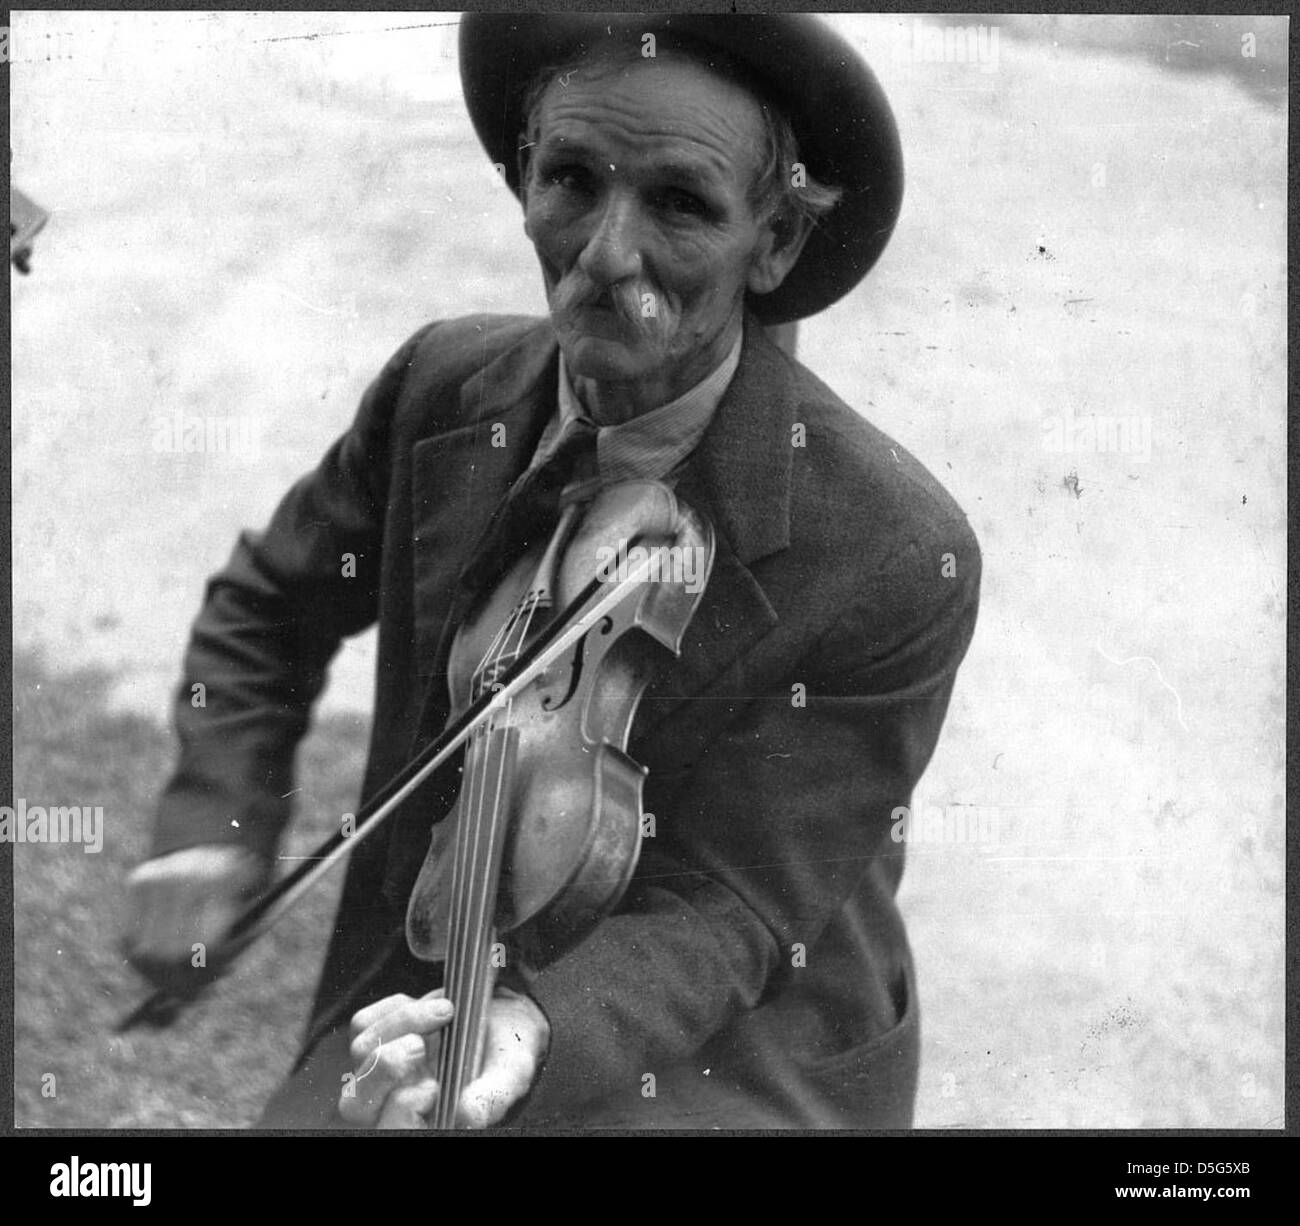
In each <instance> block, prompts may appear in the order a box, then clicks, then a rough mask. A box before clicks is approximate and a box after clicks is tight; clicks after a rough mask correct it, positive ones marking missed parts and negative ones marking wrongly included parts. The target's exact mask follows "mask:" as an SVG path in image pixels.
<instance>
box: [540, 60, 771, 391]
mask: <svg viewBox="0 0 1300 1226" xmlns="http://www.w3.org/2000/svg"><path fill="white" fill-rule="evenodd" d="M763 130H764V128H763V119H762V116H761V113H760V111H759V108H758V104H757V103H756V102H755V101H754V99H753V98H752V97H751V96H750V95H749V94H748V93H747V92H746V91H745V90H743V89H741V88H740V87H738V86H736V85H733V84H731V83H730V82H728V81H726V80H724V79H722V78H720V77H717V76H715V75H714V74H712V73H710V72H709V71H708V70H707V69H705V68H703V67H700V66H698V65H696V64H695V63H693V62H691V61H689V60H684V59H680V58H673V57H662V56H661V57H660V58H657V59H647V60H642V61H639V62H637V63H634V64H630V65H627V66H622V65H620V66H618V67H613V66H604V65H602V66H601V70H600V71H599V72H595V73H593V72H589V71H581V70H580V71H578V72H575V73H573V74H571V75H570V77H569V83H568V85H561V84H559V83H558V82H557V83H555V84H552V85H551V87H550V89H549V90H548V91H547V93H546V95H545V97H544V99H543V101H542V104H541V114H540V123H539V126H538V135H537V140H538V144H537V147H536V148H533V149H531V150H529V165H528V178H527V179H526V183H527V191H526V195H525V206H524V211H525V226H524V229H525V232H526V233H527V234H528V236H529V237H530V238H531V239H532V241H533V244H534V246H535V247H536V250H537V255H538V259H539V260H540V261H541V265H542V274H543V277H544V278H545V281H546V292H547V299H548V302H549V304H550V309H551V318H552V321H553V323H554V326H555V330H556V333H557V334H558V336H559V340H560V345H561V346H562V348H563V350H564V355H565V361H566V363H567V365H568V368H569V370H570V372H571V373H572V374H573V375H575V376H577V377H583V378H589V379H594V380H597V381H600V382H606V383H614V384H628V383H639V384H644V383H650V384H653V385H657V386H662V387H665V388H668V389H671V390H672V392H673V393H674V394H680V392H681V391H683V390H685V389H686V388H688V387H690V386H691V385H692V384H693V383H695V382H698V381H699V379H701V378H703V377H704V375H706V374H707V373H708V372H709V370H710V369H712V367H713V366H714V365H716V364H717V362H719V361H720V360H721V359H722V357H723V356H725V353H726V350H727V348H728V347H729V345H730V343H731V341H732V340H733V339H734V337H735V335H736V331H735V328H734V327H732V326H730V325H732V324H733V323H735V324H738V322H739V319H740V312H741V309H742V302H743V297H744V292H745V288H746V283H747V279H748V278H749V276H750V273H751V268H752V265H753V263H754V259H755V255H756V252H757V251H758V250H759V248H760V245H761V244H762V243H763V236H764V233H765V231H767V229H768V228H767V227H765V226H760V224H759V221H758V219H757V218H756V217H755V216H754V213H753V211H752V209H751V207H750V204H749V200H748V195H749V191H750V188H751V185H752V183H753V180H754V175H755V172H756V170H757V168H758V158H759V151H760V150H761V148H762V139H763Z"/></svg>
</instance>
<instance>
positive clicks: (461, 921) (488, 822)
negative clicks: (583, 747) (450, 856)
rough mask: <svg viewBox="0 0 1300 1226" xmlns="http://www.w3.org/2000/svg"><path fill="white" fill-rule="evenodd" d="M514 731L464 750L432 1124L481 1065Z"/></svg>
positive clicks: (489, 732) (443, 1121) (440, 1121)
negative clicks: (444, 1022) (445, 1014)
mask: <svg viewBox="0 0 1300 1226" xmlns="http://www.w3.org/2000/svg"><path fill="white" fill-rule="evenodd" d="M518 749H519V731H518V729H517V728H513V727H511V726H510V725H509V723H508V722H503V723H502V724H500V725H498V726H496V727H490V728H487V729H485V730H483V731H482V732H480V733H478V734H476V735H475V736H474V738H473V739H472V740H471V741H470V744H469V746H468V748H467V750H466V753H465V766H464V784H463V786H462V795H461V802H462V810H461V814H460V820H459V822H458V823H457V831H456V847H455V856H456V860H455V866H454V869H453V873H452V897H451V923H450V930H449V935H448V941H447V959H446V963H445V969H444V975H443V986H444V988H445V989H446V992H447V999H448V1000H450V1001H451V1003H452V1004H453V1005H454V1006H455V1013H454V1014H453V1015H452V1020H451V1023H450V1024H449V1025H448V1026H447V1028H446V1029H445V1030H444V1031H443V1032H442V1044H441V1047H440V1049H439V1053H438V1082H439V1093H438V1103H437V1106H436V1108H435V1110H434V1114H433V1117H432V1120H431V1122H432V1125H433V1127H434V1128H440V1129H449V1128H454V1127H455V1126H456V1108H457V1106H458V1104H459V1102H460V1096H461V1094H462V1093H463V1092H464V1090H465V1087H466V1086H468V1085H469V1083H470V1082H472V1081H473V1080H474V1078H476V1077H477V1076H478V1075H479V1072H480V1071H481V1070H482V1067H483V1053H484V1046H485V1044H486V1041H487V1017H488V1007H489V1005H490V1004H491V1001H492V992H493V989H494V987H495V986H496V978H497V968H498V967H500V966H502V965H503V964H504V953H505V951H504V947H502V946H501V945H500V944H499V943H498V941H497V931H496V924H495V920H496V908H497V889H498V886H499V883H500V878H501V856H502V850H503V847H504V844H505V839H506V833H507V828H508V816H509V815H508V812H507V811H506V803H507V801H506V798H508V797H509V796H510V795H511V792H512V787H511V783H512V781H513V775H514V768H515V761H516V758H517V755H518Z"/></svg>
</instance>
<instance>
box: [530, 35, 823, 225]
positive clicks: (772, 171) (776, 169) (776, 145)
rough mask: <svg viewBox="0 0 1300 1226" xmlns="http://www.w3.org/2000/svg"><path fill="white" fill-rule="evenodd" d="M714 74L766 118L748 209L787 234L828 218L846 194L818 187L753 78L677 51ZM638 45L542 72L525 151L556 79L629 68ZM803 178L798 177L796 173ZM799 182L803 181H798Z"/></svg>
mask: <svg viewBox="0 0 1300 1226" xmlns="http://www.w3.org/2000/svg"><path fill="white" fill-rule="evenodd" d="M677 50H678V51H679V52H680V53H681V54H683V55H685V56H686V57H687V58H689V59H692V60H694V61H695V62H696V63H698V64H700V65H701V66H703V67H704V68H707V69H708V70H709V71H710V72H714V73H716V74H717V75H719V76H721V77H723V78H724V79H726V80H729V81H731V82H732V83H733V84H736V85H739V86H741V87H742V88H743V89H745V90H747V91H748V92H749V93H750V94H751V95H752V96H753V97H754V101H755V102H757V103H758V107H759V111H760V112H761V114H762V116H763V148H762V150H761V152H760V156H759V166H758V172H757V173H756V174H755V176H754V181H753V183H752V184H751V185H750V189H749V204H750V207H751V208H752V209H753V210H754V214H755V216H756V217H758V218H760V219H761V220H763V221H769V220H773V219H774V220H775V221H776V224H777V228H778V231H781V230H784V231H785V234H786V235H788V234H790V233H792V232H793V231H794V229H796V228H797V226H796V224H795V223H797V222H798V221H800V220H806V221H808V222H809V223H810V224H812V225H816V224H817V222H818V221H819V220H820V219H821V218H823V217H825V216H826V214H827V213H829V212H830V211H831V210H832V209H833V208H834V207H835V206H836V205H837V204H838V203H839V201H840V197H841V196H843V194H844V190H843V188H839V187H832V186H830V185H828V184H825V183H820V182H818V180H817V179H815V178H814V177H813V176H812V174H811V173H809V171H808V170H807V168H806V167H803V166H802V163H801V162H800V158H799V142H798V141H797V140H796V139H795V134H794V129H793V128H792V127H791V126H790V121H789V119H787V118H786V116H785V113H784V112H783V111H781V110H780V109H779V108H778V107H776V106H774V105H772V104H771V103H770V102H769V101H768V100H767V99H766V98H765V97H764V96H763V94H762V93H761V92H760V91H759V90H757V89H755V88H754V84H753V82H752V80H751V79H750V78H749V76H748V74H746V73H744V72H743V71H742V70H741V69H740V68H739V66H737V65H736V64H734V63H733V62H732V61H731V60H729V59H728V58H727V57H725V56H721V55H719V54H718V53H716V52H713V51H711V50H709V51H706V50H704V49H699V50H696V49H693V48H690V47H682V48H678V49H677ZM640 59H641V55H640V52H639V48H638V47H637V46H635V45H634V46H631V47H627V48H623V49H622V50H621V51H620V50H615V49H611V50H610V51H609V52H605V53H603V54H600V55H598V56H594V57H593V56H584V57H582V58H580V59H575V60H572V61H570V62H568V63H564V64H555V65H551V66H549V67H547V68H543V69H541V70H540V71H539V72H538V73H537V74H536V76H534V77H533V79H532V81H531V82H529V85H528V88H527V90H526V91H525V92H524V96H523V105H522V107H521V110H522V112H523V115H524V130H523V132H522V133H521V134H520V138H519V139H520V147H521V148H522V147H524V145H525V144H528V145H532V144H536V142H537V140H538V137H539V135H540V126H541V107H542V100H543V98H545V96H546V92H547V90H548V89H549V88H550V87H551V85H552V84H553V83H554V82H555V80H556V78H557V77H562V78H563V82H562V84H564V85H567V84H568V81H569V77H570V76H571V75H572V74H573V73H575V72H592V71H593V69H594V70H595V72H596V73H597V75H601V74H603V73H604V72H606V71H608V70H610V69H612V68H615V67H618V66H620V65H622V64H625V63H632V62H636V61H639V60H640ZM800 169H801V170H802V172H803V173H802V174H796V171H797V170H800ZM796 180H798V181H796Z"/></svg>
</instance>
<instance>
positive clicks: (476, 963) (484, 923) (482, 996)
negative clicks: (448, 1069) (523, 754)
mask: <svg viewBox="0 0 1300 1226" xmlns="http://www.w3.org/2000/svg"><path fill="white" fill-rule="evenodd" d="M512 707H513V703H509V704H507V707H506V712H505V717H506V726H507V728H508V727H509V726H510V719H511V716H512V714H513V711H512ZM493 756H494V758H495V775H496V778H495V781H494V785H493V798H492V803H491V804H490V805H489V806H487V808H486V814H487V820H486V821H485V822H484V823H482V825H481V827H480V833H481V834H482V835H483V836H484V838H483V843H482V848H481V852H480V855H479V857H478V864H477V868H478V871H477V872H476V874H475V882H476V885H477V889H476V891H475V897H474V900H473V907H472V909H471V913H470V914H471V921H472V928H471V932H472V937H471V942H470V948H471V949H472V950H473V956H472V957H471V959H470V962H469V985H468V991H467V993H466V995H467V998H468V1010H467V1015H468V1016H467V1024H466V1025H465V1026H464V1027H463V1033H462V1043H461V1058H460V1061H459V1064H458V1074H459V1081H460V1084H459V1085H458V1088H457V1098H459V1094H460V1091H462V1090H463V1089H464V1088H465V1082H467V1081H468V1080H469V1079H470V1078H472V1077H473V1076H474V1075H475V1074H476V1072H477V1070H476V1069H475V1068H474V1063H475V1059H476V1057H477V1054H478V1051H479V1037H480V1035H481V1033H482V1028H483V1025H484V1014H485V1010H486V1006H487V999H486V998H487V992H488V987H489V978H490V971H491V957H492V936H493V932H492V929H493V921H494V920H495V915H494V911H495V904H496V888H495V887H496V877H497V873H496V867H497V860H498V850H499V839H500V834H501V831H502V829H503V828H504V825H505V822H504V815H503V813H502V799H503V797H504V794H505V789H506V785H507V763H508V761H509V754H508V751H507V742H506V740H505V739H504V738H499V739H498V741H497V745H496V753H495V754H494V755H493Z"/></svg>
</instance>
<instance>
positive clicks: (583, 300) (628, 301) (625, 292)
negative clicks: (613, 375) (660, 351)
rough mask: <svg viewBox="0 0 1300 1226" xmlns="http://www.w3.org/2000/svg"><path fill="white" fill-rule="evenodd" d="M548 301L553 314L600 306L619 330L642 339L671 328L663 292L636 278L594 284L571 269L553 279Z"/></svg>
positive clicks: (664, 333) (655, 337)
mask: <svg viewBox="0 0 1300 1226" xmlns="http://www.w3.org/2000/svg"><path fill="white" fill-rule="evenodd" d="M550 305H551V311H552V312H553V313H554V314H556V315H568V314H571V313H573V312H575V311H582V310H585V309H586V308H587V307H602V308H604V309H606V310H609V311H611V312H612V313H613V315H614V318H615V320H616V322H617V324H618V327H619V329H620V331H622V332H625V333H627V334H629V336H630V337H636V338H638V339H641V340H646V341H655V340H659V339H663V338H665V337H666V336H667V335H668V332H669V331H670V328H671V320H670V314H671V313H670V311H669V310H668V309H667V308H668V303H667V301H666V300H665V298H664V296H663V295H662V294H660V293H658V292H657V291H656V290H654V289H653V288H651V286H650V285H649V284H648V283H646V282H645V281H643V280H640V279H637V280H625V281H616V282H615V283H614V284H612V285H598V284H597V283H596V282H595V281H593V280H592V279H591V278H590V277H588V276H586V275H585V274H584V273H581V272H577V271H574V272H571V273H570V274H569V275H568V276H566V277H563V278H561V280H560V281H559V282H558V283H557V285H556V287H555V289H554V291H553V292H552V294H551V302H550Z"/></svg>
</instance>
